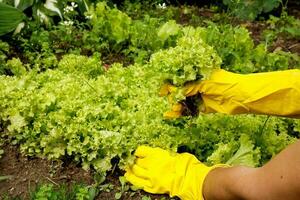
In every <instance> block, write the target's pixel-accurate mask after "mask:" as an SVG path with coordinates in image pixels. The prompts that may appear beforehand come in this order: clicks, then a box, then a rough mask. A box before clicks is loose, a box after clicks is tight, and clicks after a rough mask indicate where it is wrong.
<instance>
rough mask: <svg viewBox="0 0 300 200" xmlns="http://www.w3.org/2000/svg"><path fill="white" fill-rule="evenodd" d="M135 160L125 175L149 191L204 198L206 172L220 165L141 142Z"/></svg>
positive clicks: (187, 198)
mask: <svg viewBox="0 0 300 200" xmlns="http://www.w3.org/2000/svg"><path fill="white" fill-rule="evenodd" d="M135 156H136V157H137V158H136V160H135V164H134V165H133V166H131V167H129V168H128V169H127V170H126V173H125V178H126V179H127V180H128V181H129V182H130V183H132V184H133V185H135V186H136V187H139V188H142V189H143V190H145V191H146V192H149V193H153V194H169V195H170V196H171V197H174V196H177V197H180V198H181V199H183V200H200V199H201V200H202V199H203V197H202V186H203V182H204V179H205V177H206V175H207V174H208V173H209V172H210V171H211V170H213V169H215V168H217V167H225V166H227V165H215V166H212V167H207V166H205V165H204V164H202V163H201V162H200V161H198V160H197V158H196V157H195V156H193V155H191V154H188V153H181V154H178V153H171V152H169V151H166V150H163V149H160V148H151V147H148V146H140V147H138V148H137V150H136V151H135Z"/></svg>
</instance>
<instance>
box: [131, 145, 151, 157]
mask: <svg viewBox="0 0 300 200" xmlns="http://www.w3.org/2000/svg"><path fill="white" fill-rule="evenodd" d="M153 151H154V148H152V147H149V146H145V145H142V146H139V147H138V148H137V149H136V150H135V152H134V155H135V156H136V157H138V158H145V157H147V156H149V155H151V154H152V153H153Z"/></svg>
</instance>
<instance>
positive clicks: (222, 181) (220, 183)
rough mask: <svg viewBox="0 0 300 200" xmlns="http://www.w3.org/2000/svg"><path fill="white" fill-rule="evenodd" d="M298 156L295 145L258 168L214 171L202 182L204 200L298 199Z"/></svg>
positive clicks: (299, 185)
mask: <svg viewBox="0 0 300 200" xmlns="http://www.w3.org/2000/svg"><path fill="white" fill-rule="evenodd" d="M299 155H300V142H299V141H298V142H296V143H295V144H293V145H290V146H289V147H287V148H286V149H285V150H284V151H282V152H281V153H279V154H278V155H277V156H276V157H275V158H274V159H272V160H271V161H270V162H269V163H267V164H266V165H265V166H263V167H261V168H249V167H243V166H238V167H230V168H217V169H215V170H213V171H211V172H210V173H209V174H208V175H207V177H206V180H205V182H204V187H203V194H204V197H205V200H217V199H224V200H225V199H228V200H230V199H254V200H255V199H270V200H277V199H278V200H279V199H286V200H294V199H295V200H296V199H300V156H299Z"/></svg>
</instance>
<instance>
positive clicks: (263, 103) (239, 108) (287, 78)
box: [165, 70, 300, 118]
mask: <svg viewBox="0 0 300 200" xmlns="http://www.w3.org/2000/svg"><path fill="white" fill-rule="evenodd" d="M197 93H201V97H202V100H203V105H202V110H201V111H202V112H204V113H211V112H219V113H225V114H242V113H252V114H267V115H276V116H285V117H294V118H300V70H286V71H276V72H266V73H255V74H246V75H245V74H235V73H231V72H227V71H225V70H216V71H215V72H213V73H212V75H211V77H210V79H209V80H205V81H202V82H194V83H189V84H187V85H185V87H184V95H185V96H193V95H195V94H197ZM175 105H176V104H175ZM182 110H183V109H182V107H181V108H180V109H178V107H173V108H172V110H171V111H169V112H167V113H165V115H166V114H168V115H167V118H177V117H179V116H181V111H182Z"/></svg>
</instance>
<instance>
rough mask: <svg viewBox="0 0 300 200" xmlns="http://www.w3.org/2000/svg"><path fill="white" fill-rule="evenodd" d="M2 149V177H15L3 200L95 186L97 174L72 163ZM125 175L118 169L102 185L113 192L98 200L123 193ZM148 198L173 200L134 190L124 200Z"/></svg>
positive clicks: (3, 188)
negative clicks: (50, 188)
mask: <svg viewBox="0 0 300 200" xmlns="http://www.w3.org/2000/svg"><path fill="white" fill-rule="evenodd" d="M2 149H4V155H3V157H2V158H1V159H0V176H6V175H11V176H12V178H10V179H7V180H5V181H0V199H1V198H3V196H1V195H8V196H9V197H10V198H15V197H19V198H21V199H29V194H30V192H31V191H33V190H34V189H35V188H36V186H38V185H40V184H43V183H51V184H54V185H56V186H57V187H59V185H62V184H65V185H67V186H69V187H70V186H72V185H73V184H75V183H77V184H78V183H83V184H85V185H92V184H94V183H95V182H94V180H93V177H94V175H95V173H94V172H87V171H85V170H83V169H82V168H81V167H80V166H78V165H76V164H74V163H72V162H69V161H65V162H64V163H63V162H61V161H59V162H58V161H49V160H46V159H42V158H32V157H28V156H24V155H22V154H21V153H20V152H19V149H18V147H17V146H12V145H8V144H6V145H5V146H4V147H3V148H2ZM123 174H124V172H122V171H120V170H118V169H117V170H115V171H114V173H111V172H109V173H108V176H107V178H106V180H105V181H104V183H103V184H102V185H104V184H110V185H112V186H113V188H112V189H111V190H110V191H108V192H106V191H104V190H103V191H100V192H99V194H98V196H97V198H96V199H97V200H104V199H105V200H114V199H115V193H117V192H120V190H121V186H120V183H119V178H118V177H119V176H122V175H123ZM100 187H101V186H99V188H100ZM144 196H148V197H151V199H162V198H164V199H170V198H169V197H168V196H167V195H151V194H148V193H146V192H143V191H136V192H133V191H131V190H128V191H126V192H124V193H123V195H122V197H121V199H122V200H141V199H142V198H143V197H144Z"/></svg>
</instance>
